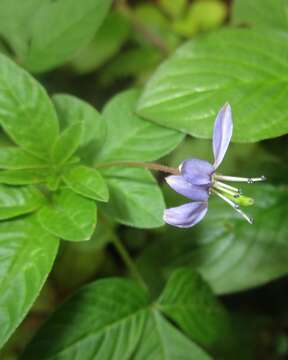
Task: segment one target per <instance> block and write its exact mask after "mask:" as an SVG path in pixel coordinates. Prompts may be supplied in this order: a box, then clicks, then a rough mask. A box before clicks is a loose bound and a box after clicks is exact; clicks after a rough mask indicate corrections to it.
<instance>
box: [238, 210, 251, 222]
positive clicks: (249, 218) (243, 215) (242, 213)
mask: <svg viewBox="0 0 288 360" xmlns="http://www.w3.org/2000/svg"><path fill="white" fill-rule="evenodd" d="M235 210H236V211H237V212H238V214H240V215H241V216H242V217H243V218H244V219H245V220H247V221H248V222H249V224H253V222H254V220H253V218H252V217H251V216H249V215H247V214H245V213H244V211H242V210H241V209H235Z"/></svg>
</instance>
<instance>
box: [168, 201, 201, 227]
mask: <svg viewBox="0 0 288 360" xmlns="http://www.w3.org/2000/svg"><path fill="white" fill-rule="evenodd" d="M207 210H208V204H207V202H193V203H188V204H184V205H181V206H177V207H174V208H170V209H166V210H165V211H164V216H163V219H164V221H165V222H166V223H167V224H170V225H173V226H176V227H180V228H188V227H191V226H194V225H196V224H197V223H198V222H199V221H201V220H202V219H203V218H204V216H205V215H206V213H207Z"/></svg>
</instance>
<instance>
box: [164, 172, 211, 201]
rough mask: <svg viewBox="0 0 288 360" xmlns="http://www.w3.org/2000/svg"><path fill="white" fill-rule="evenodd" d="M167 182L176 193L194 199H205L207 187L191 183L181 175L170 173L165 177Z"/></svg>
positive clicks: (206, 197)
mask: <svg viewBox="0 0 288 360" xmlns="http://www.w3.org/2000/svg"><path fill="white" fill-rule="evenodd" d="M165 180H166V181H167V184H168V185H169V186H170V187H171V188H172V189H173V190H175V191H176V192H177V193H179V194H181V195H184V196H186V197H187V198H189V199H191V200H195V201H207V200H208V197H209V194H208V187H205V186H197V185H192V184H191V183H189V182H188V181H186V180H185V179H184V177H183V176H181V175H179V176H177V175H171V176H167V177H166V178H165Z"/></svg>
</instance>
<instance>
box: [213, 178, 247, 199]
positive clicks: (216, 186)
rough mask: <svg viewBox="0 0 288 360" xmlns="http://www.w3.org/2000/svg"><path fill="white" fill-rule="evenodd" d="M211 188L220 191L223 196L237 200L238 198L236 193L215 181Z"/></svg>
mask: <svg viewBox="0 0 288 360" xmlns="http://www.w3.org/2000/svg"><path fill="white" fill-rule="evenodd" d="M213 187H214V188H215V189H218V190H220V191H222V192H223V193H225V194H228V195H231V196H233V197H234V198H235V199H237V198H239V196H240V194H239V192H238V191H234V190H230V189H227V188H226V187H225V186H222V185H221V184H219V183H218V182H217V181H215V183H214V184H213Z"/></svg>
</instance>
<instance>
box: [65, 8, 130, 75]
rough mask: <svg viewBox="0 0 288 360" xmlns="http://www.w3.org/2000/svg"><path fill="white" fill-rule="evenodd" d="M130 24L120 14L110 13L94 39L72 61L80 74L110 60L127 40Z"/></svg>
mask: <svg viewBox="0 0 288 360" xmlns="http://www.w3.org/2000/svg"><path fill="white" fill-rule="evenodd" d="M129 32H130V24H129V22H128V20H127V19H126V17H124V16H123V15H122V14H120V12H116V11H112V12H111V13H110V14H109V15H108V16H107V17H106V19H105V21H104V22H103V24H102V26H101V27H100V29H99V30H98V32H97V34H96V36H95V38H94V39H93V40H92V41H91V43H89V44H88V45H87V47H85V48H84V49H81V50H80V52H79V53H77V55H76V56H75V58H74V59H73V60H72V62H71V64H72V66H73V68H74V69H75V70H76V71H77V72H78V73H80V74H85V73H88V72H91V71H93V70H95V69H97V68H98V67H99V66H101V65H103V64H104V63H105V62H106V61H107V60H109V59H110V58H112V57H113V56H114V55H115V54H116V53H117V52H118V51H119V50H120V48H121V47H122V45H123V44H124V43H125V41H126V40H127V38H128V35H129Z"/></svg>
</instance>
